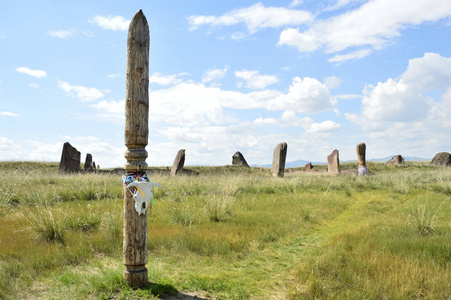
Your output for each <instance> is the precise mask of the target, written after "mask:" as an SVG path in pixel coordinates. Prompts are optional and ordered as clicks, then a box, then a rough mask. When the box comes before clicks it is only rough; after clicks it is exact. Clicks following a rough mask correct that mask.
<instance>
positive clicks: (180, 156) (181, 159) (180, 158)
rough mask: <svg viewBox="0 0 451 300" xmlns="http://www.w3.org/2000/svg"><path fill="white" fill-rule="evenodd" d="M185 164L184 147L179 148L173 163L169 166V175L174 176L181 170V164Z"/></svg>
mask: <svg viewBox="0 0 451 300" xmlns="http://www.w3.org/2000/svg"><path fill="white" fill-rule="evenodd" d="M184 164H185V149H181V150H179V152H178V153H177V155H176V157H175V159H174V163H173V164H172V168H171V176H175V175H177V174H179V173H181V172H182V170H183V166H184Z"/></svg>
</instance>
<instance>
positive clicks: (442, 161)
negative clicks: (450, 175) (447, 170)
mask: <svg viewBox="0 0 451 300" xmlns="http://www.w3.org/2000/svg"><path fill="white" fill-rule="evenodd" d="M431 164H432V165H436V166H441V167H446V166H451V154H449V153H448V152H439V153H437V154H436V155H435V156H434V158H433V159H432V161H431Z"/></svg>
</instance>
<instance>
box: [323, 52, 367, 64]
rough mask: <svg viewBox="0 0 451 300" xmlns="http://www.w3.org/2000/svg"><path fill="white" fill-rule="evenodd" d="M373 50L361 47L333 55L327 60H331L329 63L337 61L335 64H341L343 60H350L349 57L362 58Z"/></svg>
mask: <svg viewBox="0 0 451 300" xmlns="http://www.w3.org/2000/svg"><path fill="white" fill-rule="evenodd" d="M372 52H373V51H372V50H371V49H362V50H357V51H354V52H351V53H348V54H343V55H335V56H333V57H331V58H329V59H328V60H327V61H328V62H331V63H337V64H341V63H342V62H344V61H347V60H351V59H361V58H364V57H365V56H368V55H370V54H371V53H372Z"/></svg>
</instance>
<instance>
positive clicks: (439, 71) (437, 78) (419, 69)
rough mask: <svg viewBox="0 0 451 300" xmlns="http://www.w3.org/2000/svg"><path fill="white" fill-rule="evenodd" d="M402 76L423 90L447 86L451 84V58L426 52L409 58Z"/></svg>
mask: <svg viewBox="0 0 451 300" xmlns="http://www.w3.org/2000/svg"><path fill="white" fill-rule="evenodd" d="M401 78H402V79H403V80H404V81H405V82H407V83H409V84H411V85H414V86H415V88H416V89H418V90H422V91H429V90H434V89H444V88H447V87H449V86H450V85H451V58H450V57H442V56H440V54H437V53H425V54H424V56H423V57H420V58H414V59H410V60H409V65H408V66H407V70H406V71H405V72H404V73H403V74H402V75H401Z"/></svg>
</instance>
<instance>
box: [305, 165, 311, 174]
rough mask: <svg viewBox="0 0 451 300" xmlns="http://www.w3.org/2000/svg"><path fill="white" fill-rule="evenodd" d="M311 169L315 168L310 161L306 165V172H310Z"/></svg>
mask: <svg viewBox="0 0 451 300" xmlns="http://www.w3.org/2000/svg"><path fill="white" fill-rule="evenodd" d="M311 169H313V165H312V163H308V164H306V165H305V171H306V172H309V171H310V170H311Z"/></svg>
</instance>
